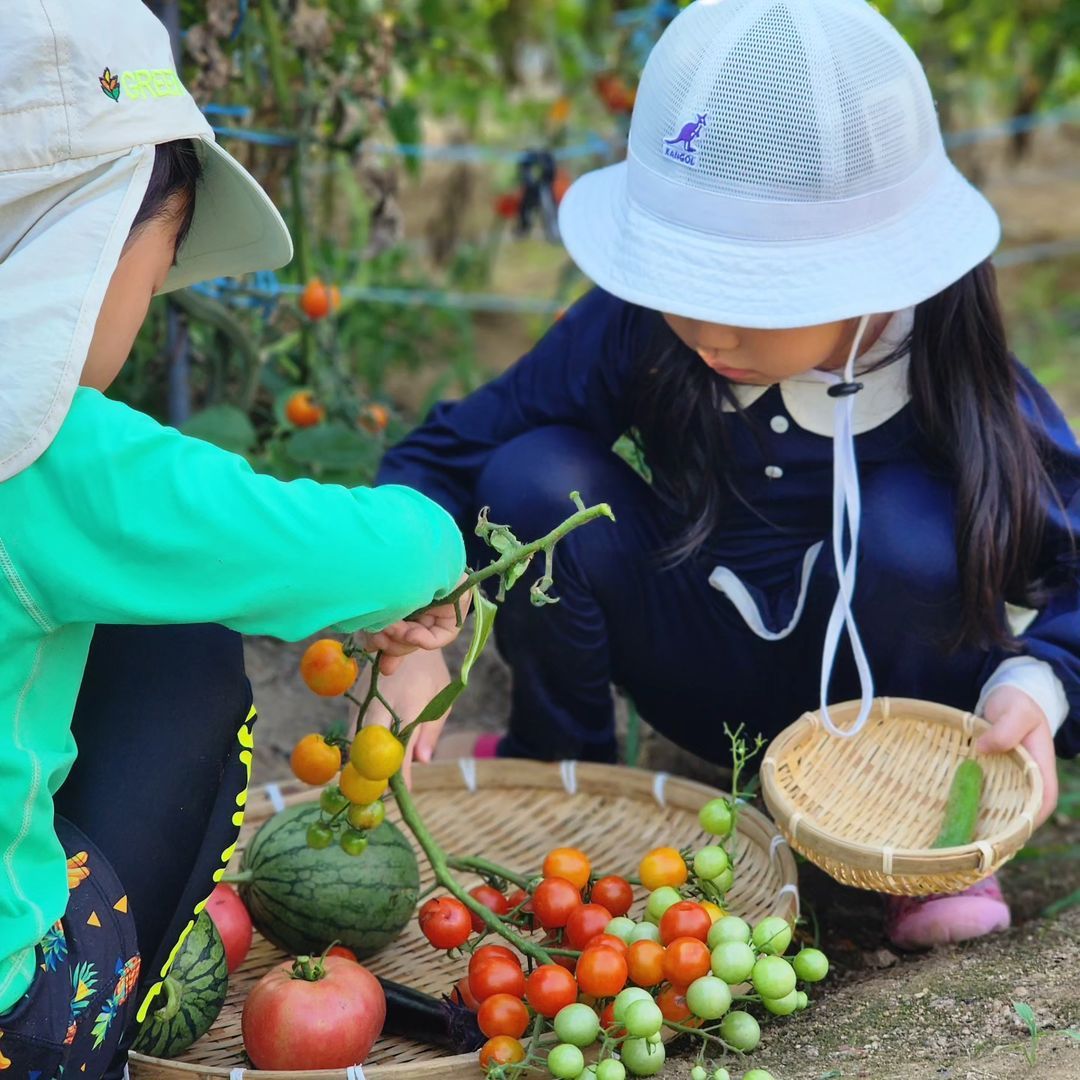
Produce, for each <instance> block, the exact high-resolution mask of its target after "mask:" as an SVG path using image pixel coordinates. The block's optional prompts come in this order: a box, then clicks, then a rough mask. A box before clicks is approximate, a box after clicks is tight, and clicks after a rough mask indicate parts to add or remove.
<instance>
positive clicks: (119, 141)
mask: <svg viewBox="0 0 1080 1080" xmlns="http://www.w3.org/2000/svg"><path fill="white" fill-rule="evenodd" d="M0 86H3V87H4V93H3V97H2V99H0V403H2V404H0V480H4V479H7V478H8V477H10V476H12V475H14V474H15V473H17V472H19V471H20V470H22V469H24V468H26V467H27V466H28V465H30V464H31V463H32V462H33V461H34V460H35V459H36V458H37V457H38V456H39V455H40V454H41V453H42V452H43V451H44V450H45V449H46V447H47V446H48V445H49V443H50V442H51V441H52V439H53V436H54V435H55V434H56V432H57V430H58V429H59V427H60V425H61V423H62V422H63V420H64V417H65V416H66V415H67V410H68V408H69V406H70V404H71V398H72V395H73V394H74V392H75V388H76V387H77V386H78V383H79V377H80V375H81V372H82V368H83V364H84V363H85V360H86V354H87V350H88V348H89V344H90V340H91V337H92V336H93V332H94V326H95V323H96V321H97V315H98V311H99V310H100V307H101V302H102V298H103V297H104V295H105V290H106V288H107V287H108V284H109V280H110V278H111V277H112V273H113V271H114V270H115V268H116V264H117V262H118V261H119V258H120V255H121V252H122V250H123V246H124V242H125V240H126V239H127V236H128V233H129V231H130V228H131V223H132V221H133V220H134V218H135V214H136V212H137V211H138V209H139V206H140V204H141V202H142V199H143V195H144V194H145V192H146V188H147V184H148V182H149V179H150V173H151V170H152V168H153V164H154V146H155V145H156V144H157V143H163V142H170V141H172V140H175V139H184V138H190V139H193V140H194V141H195V142H196V145H197V146H198V148H199V150H200V155H201V158H202V163H203V168H204V179H203V182H202V184H201V186H200V189H199V192H198V195H197V197H196V201H195V213H194V220H193V223H192V227H191V231H190V233H189V234H188V237H187V240H186V242H185V243H184V245H183V248H182V249H181V251H180V252H179V254H178V259H177V263H176V266H174V267H173V269H172V271H171V272H170V274H169V277H168V280H167V282H166V285H165V290H166V291H169V290H173V289H179V288H182V287H184V286H186V285H191V284H193V283H195V282H197V281H202V280H205V279H207V278H213V277H219V276H225V275H237V274H244V273H247V272H249V271H252V270H261V269H274V268H276V267H279V266H283V265H284V264H285V263H287V262H288V261H289V260H290V259H291V258H292V241H291V240H290V238H289V231H288V229H287V228H286V226H285V223H284V221H283V220H282V218H281V215H280V214H279V213H278V211H277V210H276V209H275V207H274V205H273V203H271V202H270V199H269V198H268V197H267V195H266V193H265V192H264V191H263V190H262V188H261V187H259V185H258V183H257V182H256V181H255V180H254V178H252V177H251V176H250V175H249V174H248V173H247V172H246V171H245V170H244V169H243V168H242V167H241V166H240V165H239V164H238V163H237V162H236V161H235V160H234V159H233V158H232V157H230V156H229V155H228V154H227V153H226V152H225V151H224V150H222V149H221V147H220V146H218V145H217V143H216V142H215V141H214V134H213V132H212V131H211V129H210V126H209V124H208V123H207V122H206V120H205V118H204V117H203V115H202V113H201V112H200V111H199V108H198V106H197V105H196V104H195V102H194V100H193V99H192V97H191V95H190V94H189V93H188V92H187V90H185V89H184V87H183V85H182V84H181V82H180V79H179V78H178V76H177V73H176V70H175V66H174V63H173V57H172V51H171V48H170V43H169V37H168V34H167V33H166V31H165V28H164V27H163V26H162V25H161V23H160V22H158V20H157V19H156V18H155V17H154V16H153V14H152V13H151V12H150V11H149V10H148V9H147V8H146V6H145V5H144V4H143V3H142V2H141V0H79V2H77V3H75V2H71V0H20V2H19V3H13V4H8V5H5V9H4V28H3V32H2V33H0Z"/></svg>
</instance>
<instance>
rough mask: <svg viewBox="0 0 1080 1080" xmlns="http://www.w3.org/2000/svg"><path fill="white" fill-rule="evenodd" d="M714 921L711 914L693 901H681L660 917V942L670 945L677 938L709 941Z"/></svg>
mask: <svg viewBox="0 0 1080 1080" xmlns="http://www.w3.org/2000/svg"><path fill="white" fill-rule="evenodd" d="M712 924H713V921H712V918H711V917H710V916H709V913H708V912H707V911H706V910H705V909H704V908H703V907H702V906H701V905H700V904H695V903H694V901H693V900H680V901H679V902H678V903H677V904H672V905H671V907H669V908H668V909H667V911H665V912H664V914H663V915H662V916H661V917H660V941H661V942H662V943H663V944H664V945H670V944H671V943H672V942H673V941H674V940H675V939H676V938H681V937H692V938H697V939H698V941H707V940H708V937H709V928H710V927H711V926H712Z"/></svg>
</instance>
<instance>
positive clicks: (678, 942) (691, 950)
mask: <svg viewBox="0 0 1080 1080" xmlns="http://www.w3.org/2000/svg"><path fill="white" fill-rule="evenodd" d="M709 959H710V957H709V947H708V946H707V945H706V944H705V942H703V941H698V939H697V938H692V937H680V938H676V939H675V940H674V941H673V942H671V944H670V945H668V947H667V948H666V949H665V950H664V978H665V979H667V981H668V982H669V983H671V984H672V985H673V986H683V987H685V986H689V985H690V984H691V983H692V982H693V981H694V980H695V979H700V978H701V977H702V976H703V975H708V974H709V968H710V963H709Z"/></svg>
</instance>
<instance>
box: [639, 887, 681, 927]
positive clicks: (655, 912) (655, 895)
mask: <svg viewBox="0 0 1080 1080" xmlns="http://www.w3.org/2000/svg"><path fill="white" fill-rule="evenodd" d="M681 899H682V897H681V896H680V895H679V890H678V889H675V888H672V886H670V885H661V886H660V888H659V889H654V890H653V891H652V892H651V893H649V901H648V903H647V904H646V905H645V917H646V918H647V919H649V920H650V921H651V922H659V921H660V920H661V918H663V915H664V912H665V911H667V909H668V908H669V907H671V905H672V904H677V903H678V902H679V901H680V900H681Z"/></svg>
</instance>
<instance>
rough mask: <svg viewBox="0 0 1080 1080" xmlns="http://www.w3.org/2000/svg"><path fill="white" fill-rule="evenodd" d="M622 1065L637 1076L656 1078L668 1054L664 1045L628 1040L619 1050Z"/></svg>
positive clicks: (641, 1040)
mask: <svg viewBox="0 0 1080 1080" xmlns="http://www.w3.org/2000/svg"><path fill="white" fill-rule="evenodd" d="M619 1056H620V1057H621V1058H622V1063H623V1064H624V1065H625V1066H626V1068H627V1069H628V1070H629V1071H630V1072H632V1073H633V1074H634V1075H635V1076H655V1075H656V1074H657V1073H658V1072H659V1071H660V1070H661V1069H662V1068H663V1067H664V1058H665V1057H666V1056H667V1052H666V1051H665V1050H664V1044H663V1043H649V1042H647V1041H646V1040H645V1039H627V1040H626V1042H624V1043H623V1044H622V1046H621V1047H620V1048H619Z"/></svg>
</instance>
